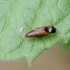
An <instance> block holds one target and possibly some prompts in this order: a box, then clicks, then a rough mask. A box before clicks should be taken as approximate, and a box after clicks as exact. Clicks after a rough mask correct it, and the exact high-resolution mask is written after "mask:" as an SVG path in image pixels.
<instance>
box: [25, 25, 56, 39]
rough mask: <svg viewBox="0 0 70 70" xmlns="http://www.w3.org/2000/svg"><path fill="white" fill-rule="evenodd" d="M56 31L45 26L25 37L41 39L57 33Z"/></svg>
mask: <svg viewBox="0 0 70 70" xmlns="http://www.w3.org/2000/svg"><path fill="white" fill-rule="evenodd" d="M55 32H56V29H55V27H53V26H43V27H39V28H36V29H34V30H31V31H29V32H28V33H27V34H26V35H25V36H26V37H29V38H31V37H39V36H44V35H47V34H49V33H55Z"/></svg>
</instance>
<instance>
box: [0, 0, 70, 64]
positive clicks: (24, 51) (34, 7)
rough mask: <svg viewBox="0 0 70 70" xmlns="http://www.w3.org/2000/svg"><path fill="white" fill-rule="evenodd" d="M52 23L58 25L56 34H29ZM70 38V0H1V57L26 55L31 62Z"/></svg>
mask: <svg viewBox="0 0 70 70" xmlns="http://www.w3.org/2000/svg"><path fill="white" fill-rule="evenodd" d="M50 21H51V22H52V23H50ZM48 25H49V26H50V25H53V26H54V27H56V30H57V32H56V34H55V35H54V36H51V35H50V34H49V35H46V36H43V37H38V38H31V39H30V38H25V34H26V33H27V32H28V31H30V30H32V29H34V28H38V27H41V26H48ZM69 39H70V0H4V1H3V0H2V1H0V60H20V59H23V58H24V57H26V58H27V60H28V62H29V63H30V64H31V63H32V62H33V61H34V60H35V59H36V58H37V57H38V56H39V55H40V54H41V53H43V52H44V51H45V50H50V49H51V48H52V47H53V46H54V45H56V44H57V43H58V42H60V41H62V40H65V41H68V40H69Z"/></svg>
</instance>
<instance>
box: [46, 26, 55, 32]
mask: <svg viewBox="0 0 70 70" xmlns="http://www.w3.org/2000/svg"><path fill="white" fill-rule="evenodd" d="M46 31H48V33H55V32H56V28H55V27H54V26H48V27H47V28H46Z"/></svg>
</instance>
